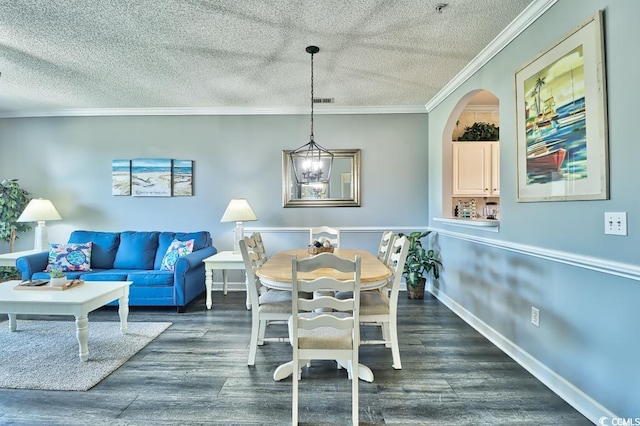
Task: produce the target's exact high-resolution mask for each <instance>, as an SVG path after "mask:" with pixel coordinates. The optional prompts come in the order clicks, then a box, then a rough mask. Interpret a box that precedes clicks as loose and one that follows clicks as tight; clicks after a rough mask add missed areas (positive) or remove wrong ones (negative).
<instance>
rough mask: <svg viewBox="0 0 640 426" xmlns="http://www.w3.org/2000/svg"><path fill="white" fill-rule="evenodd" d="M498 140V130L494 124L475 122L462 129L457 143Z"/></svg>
mask: <svg viewBox="0 0 640 426" xmlns="http://www.w3.org/2000/svg"><path fill="white" fill-rule="evenodd" d="M499 138H500V128H499V127H498V126H496V125H495V124H491V123H484V122H482V121H480V122H475V123H473V124H472V125H471V126H467V127H465V128H464V133H463V134H462V136H460V137H459V138H458V140H459V141H497V140H499Z"/></svg>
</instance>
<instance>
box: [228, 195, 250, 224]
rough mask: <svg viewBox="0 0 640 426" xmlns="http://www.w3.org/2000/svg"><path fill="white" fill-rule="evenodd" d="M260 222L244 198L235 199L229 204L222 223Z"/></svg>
mask: <svg viewBox="0 0 640 426" xmlns="http://www.w3.org/2000/svg"><path fill="white" fill-rule="evenodd" d="M252 220H258V218H257V217H256V214H255V213H254V212H253V210H251V206H250V205H249V203H248V202H247V200H246V199H244V198H234V199H232V200H231V201H230V202H229V205H228V206H227V209H226V210H225V211H224V214H223V215H222V219H220V222H249V221H252Z"/></svg>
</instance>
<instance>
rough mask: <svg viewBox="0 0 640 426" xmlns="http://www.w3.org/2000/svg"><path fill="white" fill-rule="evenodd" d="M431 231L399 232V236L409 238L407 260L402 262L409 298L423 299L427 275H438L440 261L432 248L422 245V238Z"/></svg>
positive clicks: (435, 276)
mask: <svg viewBox="0 0 640 426" xmlns="http://www.w3.org/2000/svg"><path fill="white" fill-rule="evenodd" d="M430 233H431V231H422V232H421V231H415V232H412V233H410V234H403V233H400V234H399V236H400V237H402V236H406V237H407V239H408V240H409V250H408V252H407V260H406V261H405V263H404V271H403V275H404V278H405V281H406V283H407V294H408V296H409V298H410V299H424V288H425V284H426V281H427V278H426V277H427V276H428V275H429V274H430V273H431V274H433V277H434V278H436V279H438V278H439V277H440V266H442V263H441V262H440V260H438V259H437V258H436V253H435V251H434V250H433V249H428V250H427V249H425V248H424V247H423V246H422V239H423V238H424V237H426V236H427V235H429V234H430Z"/></svg>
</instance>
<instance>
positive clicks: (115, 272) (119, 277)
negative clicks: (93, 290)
mask: <svg viewBox="0 0 640 426" xmlns="http://www.w3.org/2000/svg"><path fill="white" fill-rule="evenodd" d="M130 272H131V271H130V270H128V271H126V270H121V269H107V270H104V271H100V272H89V273H88V274H82V275H80V279H81V280H83V281H126V280H127V276H129V273H130Z"/></svg>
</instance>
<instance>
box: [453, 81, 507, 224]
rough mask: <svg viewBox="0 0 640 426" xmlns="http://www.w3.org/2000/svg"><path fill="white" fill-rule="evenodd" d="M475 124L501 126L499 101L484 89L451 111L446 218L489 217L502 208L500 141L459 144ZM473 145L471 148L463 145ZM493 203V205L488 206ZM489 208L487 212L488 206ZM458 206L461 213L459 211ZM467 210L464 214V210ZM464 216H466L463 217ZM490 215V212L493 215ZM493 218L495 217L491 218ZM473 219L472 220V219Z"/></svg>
mask: <svg viewBox="0 0 640 426" xmlns="http://www.w3.org/2000/svg"><path fill="white" fill-rule="evenodd" d="M474 123H489V124H493V125H495V126H498V127H499V126H500V117H499V100H498V98H497V97H496V96H495V95H494V94H493V93H491V92H489V91H487V90H483V89H478V90H472V91H470V92H469V93H467V94H466V95H464V96H463V97H462V98H461V99H460V101H459V102H458V103H457V104H456V106H455V107H454V108H453V110H452V111H451V114H450V116H449V119H448V120H447V123H446V125H445V127H444V131H443V134H442V161H443V164H442V172H443V176H442V182H443V188H442V197H443V200H442V209H443V210H442V215H443V217H456V213H458V216H457V217H462V216H470V215H471V214H472V213H471V211H472V208H473V209H474V214H475V215H476V217H480V218H486V216H487V211H488V210H490V209H491V208H492V206H493V205H492V204H491V203H497V204H496V211H498V208H497V206H499V202H500V197H499V193H500V192H499V191H500V174H499V171H500V167H499V158H500V155H499V153H500V151H499V141H497V142H482V143H478V142H473V141H471V142H459V141H457V139H458V138H459V137H460V136H462V135H463V133H464V131H465V128H467V127H471V126H473V124H474ZM463 144H469V145H463ZM487 203H489V204H487ZM487 205H489V209H486V210H485V206H487ZM456 207H458V209H457V210H458V211H457V212H456ZM462 209H464V212H463V211H461V210H462ZM463 213H464V214H463ZM489 215H490V213H489ZM490 216H491V215H490ZM469 218H471V217H469Z"/></svg>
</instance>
